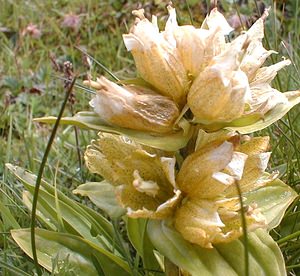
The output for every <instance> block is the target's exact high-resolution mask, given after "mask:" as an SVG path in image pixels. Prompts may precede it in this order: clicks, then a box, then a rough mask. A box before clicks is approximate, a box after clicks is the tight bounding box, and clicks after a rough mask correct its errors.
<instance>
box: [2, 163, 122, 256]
mask: <svg viewBox="0 0 300 276" xmlns="http://www.w3.org/2000/svg"><path fill="white" fill-rule="evenodd" d="M6 166H7V168H8V169H9V170H10V171H11V172H13V173H14V174H15V176H16V177H18V178H19V179H20V180H21V181H22V182H23V184H24V186H25V187H26V188H27V190H28V191H29V192H30V193H31V194H33V191H34V187H35V179H36V176H35V175H33V174H31V173H29V172H27V171H26V170H24V169H23V168H20V167H17V166H13V165H11V164H6ZM58 198H59V204H60V206H61V211H62V217H63V220H64V223H65V228H66V229H65V231H67V232H69V233H71V234H75V235H81V236H82V237H84V238H86V239H88V240H89V241H91V242H94V243H96V244H97V245H98V246H102V248H103V250H104V249H107V250H109V251H112V250H115V251H116V252H117V251H120V248H121V245H120V244H119V243H118V242H116V240H115V234H114V230H113V226H112V224H111V223H110V222H108V221H107V220H106V219H105V218H104V217H103V216H101V215H100V214H98V213H96V212H94V211H93V210H91V209H90V208H88V207H86V206H84V205H82V204H80V203H78V202H75V201H73V200H71V199H69V198H68V197H66V196H65V195H64V194H62V193H61V192H59V191H58ZM27 203H28V202H27ZM37 207H38V211H39V212H41V213H42V215H43V218H42V219H43V220H45V219H47V220H48V221H49V222H50V223H51V224H54V225H55V226H56V228H58V226H59V221H58V218H57V214H56V208H55V196H54V187H53V186H51V185H50V184H48V183H47V182H46V181H44V180H42V182H41V189H40V191H39V199H38V206H37ZM39 207H42V208H39ZM44 210H46V212H44ZM40 217H41V216H40Z"/></svg>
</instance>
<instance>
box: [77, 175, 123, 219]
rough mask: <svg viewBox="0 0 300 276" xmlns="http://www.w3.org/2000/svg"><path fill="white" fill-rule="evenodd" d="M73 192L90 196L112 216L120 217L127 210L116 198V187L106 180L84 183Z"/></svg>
mask: <svg viewBox="0 0 300 276" xmlns="http://www.w3.org/2000/svg"><path fill="white" fill-rule="evenodd" d="M73 193H74V194H79V195H81V196H88V197H89V199H90V200H91V201H92V202H93V203H94V204H95V205H96V206H97V207H99V208H100V209H101V210H103V211H105V212H106V213H107V214H108V215H109V216H110V217H111V218H118V217H120V216H122V215H124V213H125V212H126V210H125V209H124V208H122V207H121V206H120V205H119V204H118V202H117V200H116V197H115V187H114V186H113V185H111V184H110V183H108V182H107V181H106V180H104V181H102V182H89V183H85V184H82V185H80V186H78V187H77V188H76V189H75V190H73Z"/></svg>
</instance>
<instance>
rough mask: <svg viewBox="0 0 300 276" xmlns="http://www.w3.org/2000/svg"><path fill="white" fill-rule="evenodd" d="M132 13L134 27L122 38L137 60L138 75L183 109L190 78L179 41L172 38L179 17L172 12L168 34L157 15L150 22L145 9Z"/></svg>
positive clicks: (167, 26)
mask: <svg viewBox="0 0 300 276" xmlns="http://www.w3.org/2000/svg"><path fill="white" fill-rule="evenodd" d="M133 14H134V15H135V16H137V18H136V22H135V25H134V26H133V27H132V28H131V30H130V33H129V34H125V35H123V39H124V43H125V46H126V48H127V50H128V51H131V53H132V55H133V57H134V61H135V64H136V67H137V71H138V73H139V75H140V76H141V77H142V78H143V79H144V80H145V81H147V82H148V83H150V84H151V85H152V86H154V87H155V88H156V89H157V90H158V91H159V92H160V93H161V94H162V95H165V96H167V97H169V98H171V99H173V100H174V101H175V102H176V103H177V104H178V105H179V106H181V107H182V106H183V105H184V104H185V102H186V94H187V92H188V89H189V79H188V75H187V71H186V70H185V68H184V66H183V63H182V61H181V60H180V56H179V53H178V51H177V49H176V42H175V41H174V39H172V38H173V37H172V36H173V35H172V29H173V25H174V24H177V23H175V22H176V16H175V18H174V14H173V13H171V14H170V17H169V19H168V22H167V25H166V29H165V31H164V32H160V31H159V29H158V26H157V18H156V17H155V16H153V17H152V22H150V21H149V20H148V19H146V18H145V16H144V10H138V11H134V12H133ZM174 20H175V21H174Z"/></svg>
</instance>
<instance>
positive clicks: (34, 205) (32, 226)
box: [30, 77, 76, 275]
mask: <svg viewBox="0 0 300 276" xmlns="http://www.w3.org/2000/svg"><path fill="white" fill-rule="evenodd" d="M75 81H76V77H74V79H73V80H72V83H71V85H70V86H69V89H68V90H67V93H66V96H65V99H64V102H63V104H62V106H61V109H60V112H59V115H58V117H57V120H56V122H55V124H54V127H53V130H52V132H51V135H50V138H49V141H48V144H47V147H46V150H45V152H44V156H43V159H42V162H41V165H40V168H39V172H38V175H37V178H36V183H35V188H34V194H33V200H32V209H31V224H30V234H31V249H32V257H33V261H34V265H35V268H36V271H37V274H38V275H42V271H41V269H40V267H39V263H38V258H37V251H36V243H35V220H36V209H37V200H38V195H39V189H40V185H41V180H42V176H43V172H44V168H45V165H46V162H47V158H48V155H49V152H50V149H51V146H52V143H53V141H54V138H55V135H56V132H57V129H58V126H59V122H60V119H61V117H62V115H63V112H64V110H65V107H66V104H67V102H68V98H69V96H70V94H71V92H72V90H73V87H74V84H75Z"/></svg>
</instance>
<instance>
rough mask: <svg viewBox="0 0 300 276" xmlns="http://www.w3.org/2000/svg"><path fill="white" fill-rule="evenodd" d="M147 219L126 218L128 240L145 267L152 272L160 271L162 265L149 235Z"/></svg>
mask: <svg viewBox="0 0 300 276" xmlns="http://www.w3.org/2000/svg"><path fill="white" fill-rule="evenodd" d="M147 223H148V220H146V219H135V218H129V217H128V218H126V229H127V233H128V238H129V240H130V242H131V244H132V245H133V246H134V248H135V249H136V251H137V252H138V254H139V255H140V256H141V258H142V260H143V267H144V268H145V269H150V270H152V271H158V273H159V271H160V265H159V264H158V262H157V259H156V257H155V255H154V247H153V245H152V243H151V241H150V240H149V237H148V234H147Z"/></svg>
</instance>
